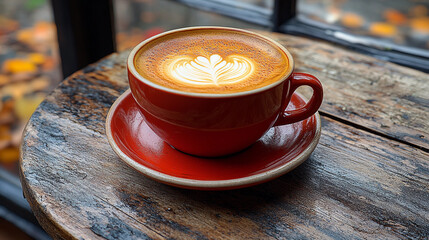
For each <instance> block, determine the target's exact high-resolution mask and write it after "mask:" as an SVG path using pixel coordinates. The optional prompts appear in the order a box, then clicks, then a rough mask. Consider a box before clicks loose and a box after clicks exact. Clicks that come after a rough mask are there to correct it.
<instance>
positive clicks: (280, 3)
mask: <svg viewBox="0 0 429 240" xmlns="http://www.w3.org/2000/svg"><path fill="white" fill-rule="evenodd" d="M295 16H296V0H274V9H273V15H272V28H271V30H272V31H273V32H279V31H280V26H281V25H282V24H284V23H285V22H287V21H289V20H291V19H292V18H294V17H295Z"/></svg>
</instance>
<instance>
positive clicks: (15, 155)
mask: <svg viewBox="0 0 429 240" xmlns="http://www.w3.org/2000/svg"><path fill="white" fill-rule="evenodd" d="M18 159H19V149H18V148H17V147H8V148H4V149H1V150H0V162H1V163H11V162H16V161H18Z"/></svg>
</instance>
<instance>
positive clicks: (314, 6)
mask: <svg viewBox="0 0 429 240" xmlns="http://www.w3.org/2000/svg"><path fill="white" fill-rule="evenodd" d="M428 9H429V1H406V0H390V1H384V0H371V1H370V0H364V1H352V0H323V1H316V0H299V1H298V13H299V16H300V17H301V18H306V19H311V20H315V21H317V22H320V23H325V24H327V26H328V27H330V28H339V29H342V30H345V31H346V32H349V33H351V34H356V35H361V36H370V37H374V38H376V39H380V40H383V41H385V42H388V43H395V44H399V45H406V46H409V47H414V48H420V49H429V10H428Z"/></svg>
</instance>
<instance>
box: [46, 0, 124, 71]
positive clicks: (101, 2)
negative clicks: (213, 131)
mask: <svg viewBox="0 0 429 240" xmlns="http://www.w3.org/2000/svg"><path fill="white" fill-rule="evenodd" d="M51 3H52V8H53V11H54V18H55V24H56V26H57V34H58V45H59V48H60V54H61V65H62V71H63V76H64V77H67V76H69V75H70V74H72V73H73V72H75V71H77V70H78V69H81V68H83V67H85V66H86V65H88V64H90V63H93V62H95V61H97V60H99V59H100V58H102V57H104V56H106V55H108V54H110V53H112V52H114V51H115V50H116V41H115V30H114V18H113V3H112V0H90V1H88V0H51Z"/></svg>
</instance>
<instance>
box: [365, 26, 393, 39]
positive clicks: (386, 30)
mask: <svg viewBox="0 0 429 240" xmlns="http://www.w3.org/2000/svg"><path fill="white" fill-rule="evenodd" d="M369 31H370V32H371V33H372V34H373V35H376V36H380V37H392V36H394V35H395V34H396V33H397V29H396V27H395V26H394V25H392V24H389V23H383V22H375V23H372V24H371V26H370V28H369Z"/></svg>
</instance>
